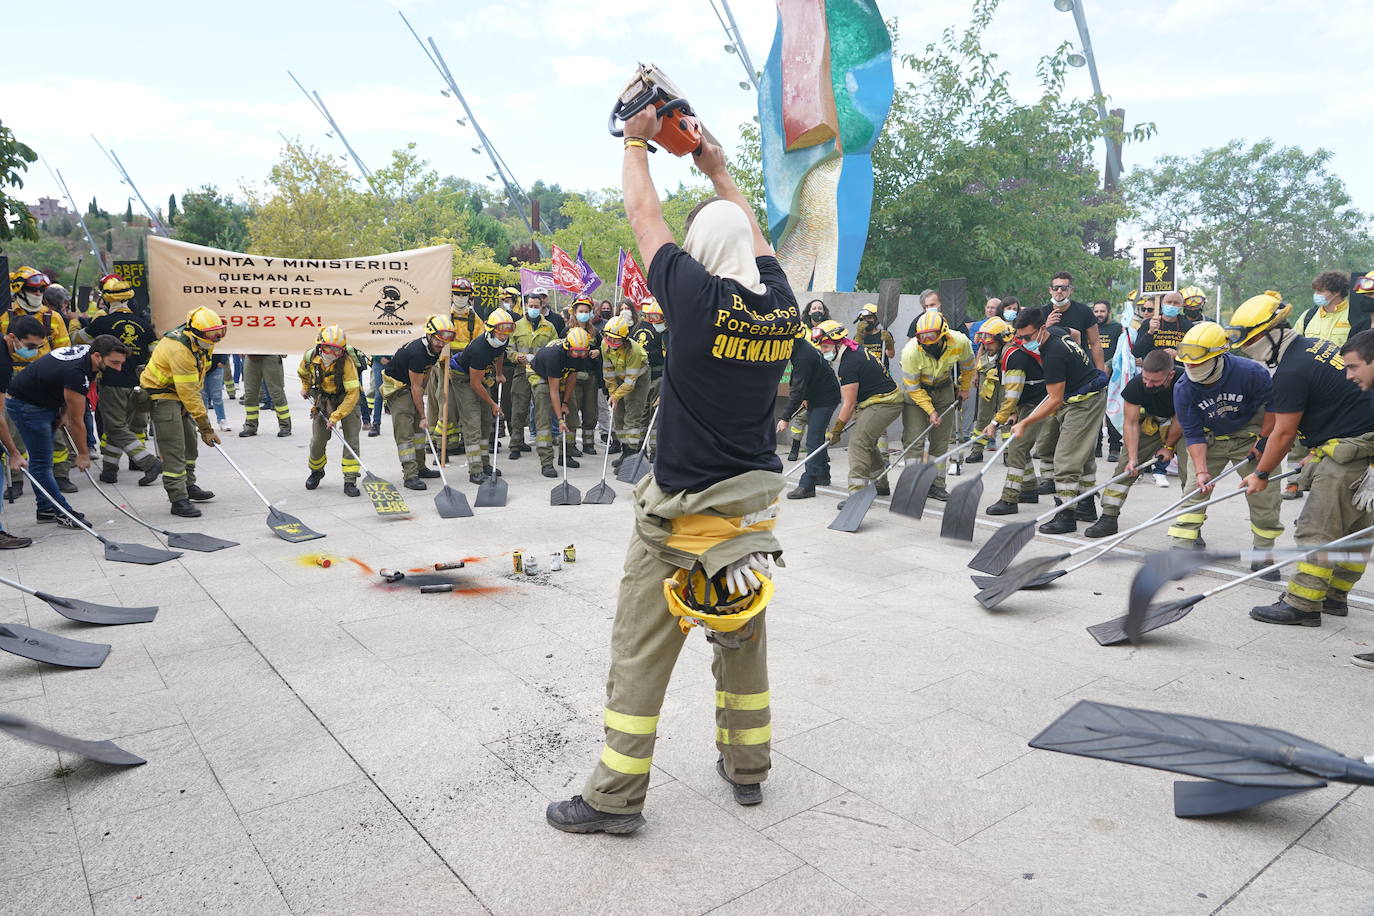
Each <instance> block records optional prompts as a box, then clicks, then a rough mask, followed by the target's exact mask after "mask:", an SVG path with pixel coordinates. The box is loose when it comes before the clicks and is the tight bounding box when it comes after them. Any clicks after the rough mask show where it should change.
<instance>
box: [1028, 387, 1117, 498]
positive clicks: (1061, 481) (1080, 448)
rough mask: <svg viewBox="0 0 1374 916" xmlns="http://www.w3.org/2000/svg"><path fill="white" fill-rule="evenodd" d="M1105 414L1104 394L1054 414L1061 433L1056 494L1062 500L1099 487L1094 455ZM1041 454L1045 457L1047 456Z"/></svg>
mask: <svg viewBox="0 0 1374 916" xmlns="http://www.w3.org/2000/svg"><path fill="white" fill-rule="evenodd" d="M1106 413H1107V393H1106V392H1105V391H1098V392H1096V393H1095V394H1091V395H1089V396H1087V397H1085V398H1083V399H1082V400H1080V401H1073V400H1070V401H1066V402H1064V403H1063V404H1061V405H1060V406H1059V410H1057V411H1055V419H1056V420H1057V421H1058V426H1059V429H1058V439H1057V441H1056V442H1055V445H1054V490H1055V493H1056V495H1058V497H1059V498H1060V499H1061V500H1064V501H1068V500H1070V499H1073V498H1074V497H1075V496H1077V495H1078V494H1079V492H1080V491H1082V490H1090V489H1092V488H1093V487H1094V486H1095V485H1096V484H1095V482H1094V481H1095V480H1096V478H1097V458H1096V457H1094V456H1093V452H1094V450H1095V449H1096V447H1097V437H1098V435H1099V434H1100V433H1101V430H1102V417H1103V416H1105V415H1106ZM1037 445H1039V443H1038V442H1037ZM1040 454H1041V455H1042V456H1043V455H1044V452H1041V453H1040Z"/></svg>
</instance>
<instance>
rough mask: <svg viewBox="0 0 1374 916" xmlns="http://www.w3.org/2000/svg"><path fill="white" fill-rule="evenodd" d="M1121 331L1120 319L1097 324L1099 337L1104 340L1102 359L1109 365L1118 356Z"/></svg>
mask: <svg viewBox="0 0 1374 916" xmlns="http://www.w3.org/2000/svg"><path fill="white" fill-rule="evenodd" d="M1121 331H1122V328H1121V322H1119V321H1108V322H1107V323H1106V324H1099V325H1098V326H1097V338H1098V340H1101V341H1102V360H1103V362H1104V363H1105V364H1106V365H1107V366H1109V367H1110V366H1111V364H1112V358H1113V357H1115V356H1116V345H1117V344H1118V343H1120V342H1121Z"/></svg>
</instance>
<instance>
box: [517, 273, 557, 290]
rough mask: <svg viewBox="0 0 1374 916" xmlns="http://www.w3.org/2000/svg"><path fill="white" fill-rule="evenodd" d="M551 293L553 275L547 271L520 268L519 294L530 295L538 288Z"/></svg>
mask: <svg viewBox="0 0 1374 916" xmlns="http://www.w3.org/2000/svg"><path fill="white" fill-rule="evenodd" d="M541 286H542V287H543V288H544V289H546V290H550V291H552V290H553V288H554V283H553V274H551V273H549V272H548V271H547V270H530V269H529V268H528V267H522V268H520V292H522V293H532V292H534V291H535V289H537V288H538V287H541Z"/></svg>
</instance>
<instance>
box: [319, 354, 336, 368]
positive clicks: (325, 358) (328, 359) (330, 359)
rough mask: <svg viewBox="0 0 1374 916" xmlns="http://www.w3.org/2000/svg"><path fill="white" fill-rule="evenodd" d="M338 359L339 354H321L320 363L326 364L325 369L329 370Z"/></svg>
mask: <svg viewBox="0 0 1374 916" xmlns="http://www.w3.org/2000/svg"><path fill="white" fill-rule="evenodd" d="M338 358H339V354H337V353H321V354H320V362H322V363H324V367H325V368H326V369H328V368H329V367H330V366H332V365H334V361H335V360H336V359H338Z"/></svg>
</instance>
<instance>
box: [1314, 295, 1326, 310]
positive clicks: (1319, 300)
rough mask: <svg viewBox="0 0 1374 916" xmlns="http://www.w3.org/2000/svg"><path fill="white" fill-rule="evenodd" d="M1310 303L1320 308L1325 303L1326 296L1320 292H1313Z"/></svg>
mask: <svg viewBox="0 0 1374 916" xmlns="http://www.w3.org/2000/svg"><path fill="white" fill-rule="evenodd" d="M1312 304H1313V305H1315V306H1316V307H1317V308H1321V307H1322V306H1324V305H1326V297H1325V296H1323V295H1322V294H1321V293H1313V294H1312Z"/></svg>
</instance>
